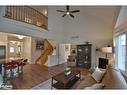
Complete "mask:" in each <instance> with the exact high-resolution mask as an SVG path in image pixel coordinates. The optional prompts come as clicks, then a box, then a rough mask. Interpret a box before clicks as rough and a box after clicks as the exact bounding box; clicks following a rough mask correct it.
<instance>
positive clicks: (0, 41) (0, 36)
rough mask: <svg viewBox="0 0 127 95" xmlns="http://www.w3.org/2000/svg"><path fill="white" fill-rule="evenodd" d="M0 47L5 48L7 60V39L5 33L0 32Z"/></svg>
mask: <svg viewBox="0 0 127 95" xmlns="http://www.w3.org/2000/svg"><path fill="white" fill-rule="evenodd" d="M0 45H4V46H6V58H8V37H7V34H6V33H2V32H0Z"/></svg>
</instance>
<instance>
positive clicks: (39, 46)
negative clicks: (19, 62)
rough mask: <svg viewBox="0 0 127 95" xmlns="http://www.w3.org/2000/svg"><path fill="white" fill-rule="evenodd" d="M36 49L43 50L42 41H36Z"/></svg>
mask: <svg viewBox="0 0 127 95" xmlns="http://www.w3.org/2000/svg"><path fill="white" fill-rule="evenodd" d="M36 49H41V50H43V49H44V40H37V41H36Z"/></svg>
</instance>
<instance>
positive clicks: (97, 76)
mask: <svg viewBox="0 0 127 95" xmlns="http://www.w3.org/2000/svg"><path fill="white" fill-rule="evenodd" d="M105 71H106V70H100V69H99V68H96V69H95V71H94V72H93V73H92V75H91V76H92V77H93V78H94V79H95V80H96V81H97V82H100V81H101V80H102V77H103V76H104V74H105Z"/></svg>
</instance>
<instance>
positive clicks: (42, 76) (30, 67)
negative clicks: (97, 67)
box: [11, 64, 86, 89]
mask: <svg viewBox="0 0 127 95" xmlns="http://www.w3.org/2000/svg"><path fill="white" fill-rule="evenodd" d="M66 67H67V66H66V64H59V65H56V66H52V67H49V68H48V67H46V66H44V65H40V64H27V65H25V66H24V73H23V76H22V77H17V78H16V79H15V80H13V81H11V82H12V83H13V84H14V89H31V88H32V87H34V86H36V85H38V84H40V83H42V82H44V81H46V80H48V79H50V78H52V77H53V76H55V75H57V74H59V73H61V72H63V71H64V69H65V68H66ZM82 71H83V72H86V70H85V69H83V70H82ZM85 74H86V73H85Z"/></svg>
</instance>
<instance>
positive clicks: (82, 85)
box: [72, 74, 96, 89]
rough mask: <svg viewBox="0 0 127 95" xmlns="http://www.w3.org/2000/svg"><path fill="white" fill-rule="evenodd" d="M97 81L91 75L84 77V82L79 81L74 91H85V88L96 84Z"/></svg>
mask: <svg viewBox="0 0 127 95" xmlns="http://www.w3.org/2000/svg"><path fill="white" fill-rule="evenodd" d="M95 83H96V81H95V80H94V79H93V78H92V77H91V74H88V75H86V76H85V77H84V79H83V80H81V81H80V80H79V81H78V82H77V83H76V84H75V85H74V86H73V88H72V89H75V88H76V89H84V88H85V87H88V86H91V85H93V84H95Z"/></svg>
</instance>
